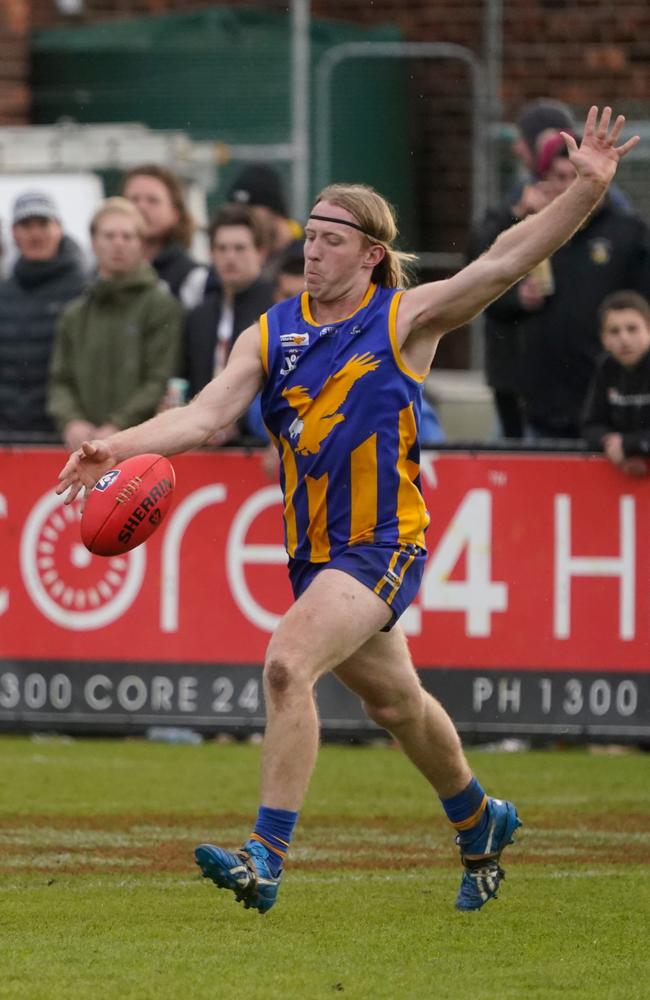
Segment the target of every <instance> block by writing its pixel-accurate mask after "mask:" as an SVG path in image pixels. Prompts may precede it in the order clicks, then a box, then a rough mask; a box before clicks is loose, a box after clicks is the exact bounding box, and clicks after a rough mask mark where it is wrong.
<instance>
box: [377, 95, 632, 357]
mask: <svg viewBox="0 0 650 1000" xmlns="http://www.w3.org/2000/svg"><path fill="white" fill-rule="evenodd" d="M611 117H612V112H611V108H608V107H606V108H604V109H603V112H602V115H600V120H599V116H598V108H597V107H592V108H591V109H590V110H589V114H588V115H587V119H586V121H585V127H584V133H583V139H582V142H581V144H580V146H579V147H578V145H577V143H576V141H575V139H573V137H572V136H570V135H567V134H565V133H564V139H565V142H566V144H567V147H568V151H569V159H570V160H571V162H572V163H573V165H574V167H575V168H576V172H577V176H576V179H575V181H574V182H573V184H571V186H570V187H569V188H568V189H567V191H565V192H564V194H562V195H560V196H559V197H558V198H556V199H555V200H554V201H553V202H552V203H551V204H550V205H548V206H547V207H546V208H544V209H543V210H542V211H541V212H539V213H538V214H536V215H530V216H529V217H528V218H527V219H525V220H524V221H523V222H520V223H518V224H517V225H515V226H512V227H511V228H510V229H507V230H506V231H505V232H503V233H501V235H500V236H499V237H498V238H497V239H496V240H495V242H494V243H493V244H492V246H491V247H490V249H489V250H487V251H486V252H485V253H484V254H483V255H482V256H481V257H479V258H478V259H477V260H475V261H472V263H471V264H469V265H468V266H467V267H465V268H463V270H462V271H459V272H458V274H455V275H454V276H453V277H451V278H448V279H446V280H444V281H437V282H431V283H428V284H425V285H420V286H419V287H417V288H413V289H410V290H409V291H407V292H405V293H404V295H403V297H402V301H401V303H400V307H399V312H398V316H397V337H398V342H399V343H400V346H401V348H402V354H403V356H404V360H405V361H406V363H407V364H408V365H409V367H410V368H412V369H413V370H414V371H416V372H420V373H423V374H424V373H426V372H428V370H429V367H430V365H431V361H432V360H433V355H434V353H435V349H436V346H437V343H438V340H439V339H440V337H441V336H442V335H443V334H444V333H446V332H447V331H449V330H453V329H455V328H456V327H458V326H462V324H463V323H467V322H468V321H469V320H471V319H472V318H473V317H474V316H476V315H477V314H478V313H480V312H481V311H482V310H483V309H485V307H486V306H487V305H489V304H490V302H492V301H493V300H494V299H496V298H498V297H499V296H500V295H502V294H503V292H505V291H506V290H507V289H508V288H510V286H511V285H513V284H515V282H516V281H519V280H520V279H521V278H523V277H524V276H525V275H526V274H528V273H529V272H530V271H531V270H532V268H533V267H535V265H536V264H539V263H540V261H542V260H545V259H546V258H547V257H548V256H550V255H551V254H552V253H554V252H555V251H556V250H557V249H558V248H559V247H560V246H562V244H563V243H565V242H566V241H567V240H568V239H570V238H571V236H572V235H573V233H574V232H575V231H576V230H577V229H578V228H579V227H580V225H581V224H582V223H583V222H584V220H585V219H586V218H587V217H588V216H589V214H590V213H591V212H592V211H593V210H594V208H595V207H596V205H597V204H598V202H599V201H600V200H601V198H602V197H603V195H604V193H605V191H606V190H607V187H608V185H609V184H610V183H611V181H612V179H613V177H614V174H615V173H616V169H617V167H618V164H619V162H620V160H621V159H622V157H624V156H625V155H626V154H627V153H628V152H629V151H630V150H631V149H632V148H633V147H634V146H635V145H636V144H637V142H638V141H639V136H633V137H632V138H631V139H628V140H627V142H624V143H622V144H621V145H618V146H617V145H616V144H617V142H618V140H619V138H620V135H621V131H622V129H623V125H624V124H625V118H624V117H623V115H619V116H618V117H617V118H616V120H615V122H614V124H613V125H612V126H611V128H610V123H611Z"/></svg>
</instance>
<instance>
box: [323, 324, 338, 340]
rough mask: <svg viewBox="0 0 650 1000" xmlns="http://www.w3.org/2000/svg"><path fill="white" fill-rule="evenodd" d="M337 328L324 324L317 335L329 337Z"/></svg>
mask: <svg viewBox="0 0 650 1000" xmlns="http://www.w3.org/2000/svg"><path fill="white" fill-rule="evenodd" d="M337 330H338V327H337V326H324V327H323V329H322V330H321V332H320V333H319V337H329V335H330V334H331V333H336V331H337Z"/></svg>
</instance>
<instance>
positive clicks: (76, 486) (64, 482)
mask: <svg viewBox="0 0 650 1000" xmlns="http://www.w3.org/2000/svg"><path fill="white" fill-rule="evenodd" d="M115 464H116V459H115V456H114V455H113V453H112V451H111V449H110V447H109V445H108V444H107V442H106V441H84V442H83V444H82V445H81V448H78V449H77V451H73V452H72V454H71V455H70V458H69V459H68V461H67V462H66V464H65V465H64V466H63V468H62V469H61V472H60V473H59V485H58V486H57V488H56V492H57V493H58V494H59V495H61V494H62V493H65V491H66V490H67V491H68V495H67V496H66V498H65V500H64V503H72V501H73V500H74V499H75V497H76V496H77V494H78V493H79V491H80V490H82V489H84V488H85V489H86V490H91V489H92V488H93V486H94V485H95V483H96V482H97V480H98V479H100V478H101V477H102V476H103V475H104V473H105V472H108V470H109V469H111V468H112V467H113V466H114V465H115Z"/></svg>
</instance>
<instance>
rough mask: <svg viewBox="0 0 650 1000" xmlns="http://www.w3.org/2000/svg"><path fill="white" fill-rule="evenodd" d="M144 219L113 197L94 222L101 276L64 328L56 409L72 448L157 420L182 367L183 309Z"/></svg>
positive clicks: (54, 371)
mask: <svg viewBox="0 0 650 1000" xmlns="http://www.w3.org/2000/svg"><path fill="white" fill-rule="evenodd" d="M144 232H145V224H144V221H143V219H142V216H141V215H140V214H139V212H138V211H137V209H136V208H135V207H134V206H133V205H132V203H131V202H130V201H127V200H126V199H125V198H109V199H107V200H106V201H105V202H103V203H102V204H101V205H100V207H99V208H98V209H97V211H96V212H95V214H94V216H93V218H92V220H91V223H90V234H91V238H92V247H93V252H94V254H95V259H96V263H97V277H96V279H95V280H94V281H93V282H92V283H91V284H90V286H89V287H88V289H87V290H86V291H85V292H84V294H83V295H81V296H80V298H78V299H75V301H74V302H71V303H70V305H69V306H68V307H67V309H66V310H65V312H64V313H63V315H62V316H61V320H60V322H59V326H58V330H57V336H56V342H55V345H54V351H53V355H52V364H51V369H50V385H49V393H48V410H49V413H50V415H51V416H52V417H53V419H54V421H55V422H56V425H57V427H58V429H59V432H60V433H61V436H62V437H63V440H64V441H65V443H66V445H67V446H68V447H69V448H72V449H74V448H78V447H79V445H80V444H81V442H82V441H84V440H87V439H88V438H98V439H99V438H104V437H108V436H109V435H110V434H114V433H116V432H117V431H119V430H122V429H123V428H125V427H130V426H131V425H132V424H137V423H139V422H140V421H142V420H146V419H147V418H148V417H151V416H153V414H154V413H155V412H156V407H157V405H158V403H159V401H160V399H161V398H162V396H163V393H164V391H165V387H166V384H167V379H168V378H169V377H170V376H172V375H174V374H175V373H176V370H177V367H178V364H179V353H180V332H181V321H182V310H181V307H180V305H179V304H178V302H177V301H176V300H175V299H174V297H173V296H172V294H171V292H169V290H168V289H167V287H166V286H165V285H163V283H162V282H161V281H160V280H159V278H158V276H157V274H156V272H155V271H154V270H153V268H152V267H151V265H150V264H148V263H147V262H146V261H145V259H144V245H143V235H144Z"/></svg>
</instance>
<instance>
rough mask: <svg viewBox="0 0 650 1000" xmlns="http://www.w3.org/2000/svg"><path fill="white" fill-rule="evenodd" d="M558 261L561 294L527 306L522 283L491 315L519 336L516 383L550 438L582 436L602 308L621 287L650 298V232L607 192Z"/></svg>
mask: <svg viewBox="0 0 650 1000" xmlns="http://www.w3.org/2000/svg"><path fill="white" fill-rule="evenodd" d="M501 221H505V219H504V218H503V217H502V220H501ZM493 226H494V227H495V228H496V223H495V222H494V220H493ZM495 235H496V234H495ZM551 265H552V268H553V278H554V282H555V292H554V294H553V295H550V296H549V297H548V298H547V299H546V302H545V304H544V306H543V307H542V308H541V309H539V310H538V311H536V312H527V311H526V310H524V309H522V308H521V306H520V305H519V300H518V297H517V289H516V286H515V287H513V288H511V289H509V291H507V292H505V294H504V295H502V296H501V297H500V298H499V299H497V300H496V302H493V303H492V305H491V306H490V307H489V310H488V314H489V316H490V318H491V320H492V321H493V322H494V323H495V324H498V325H499V326H500V328H502V329H508V330H512V331H515V333H514V336H516V337H517V338H518V344H517V349H518V352H519V354H520V356H519V359H518V363H519V372H518V376H517V388H518V389H519V391H520V392H521V395H522V396H523V398H524V402H525V407H526V414H527V418H528V420H529V422H530V424H531V425H532V426H533V427H534V428H535V429H536V430H537V431H538V432H540V433H542V434H544V435H545V436H548V437H579V436H580V415H581V412H582V408H583V405H584V400H585V397H586V394H587V389H588V386H589V382H590V380H591V377H592V375H593V372H594V368H595V364H596V358H597V357H598V355H599V354H600V352H601V350H602V348H601V345H600V339H599V334H598V307H599V305H600V303H601V302H602V300H603V299H604V298H605V296H606V295H608V294H609V293H610V292H614V291H620V290H621V289H633V290H634V291H638V292H640V293H641V294H642V295H645V296H646V297H648V295H649V294H650V230H648V227H647V226H646V224H645V223H644V222H643V221H642V220H641V219H640V218H639V217H638V216H635V215H631V214H630V213H628V212H624V211H622V210H621V209H619V208H617V207H616V206H615V205H614V204H612V202H611V200H610V199H609V198H606V199H605V201H604V202H603V205H602V207H601V208H600V209H599V210H598V211H597V212H595V213H594V214H593V215H592V216H591V218H590V219H589V221H588V222H587V224H586V225H585V226H583V227H582V229H579V230H578V232H577V233H576V234H575V235H574V236H573V237H572V238H571V240H569V242H568V243H565V244H564V246H562V247H560V249H559V250H557V251H556V252H555V253H554V254H553V257H552V258H551Z"/></svg>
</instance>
